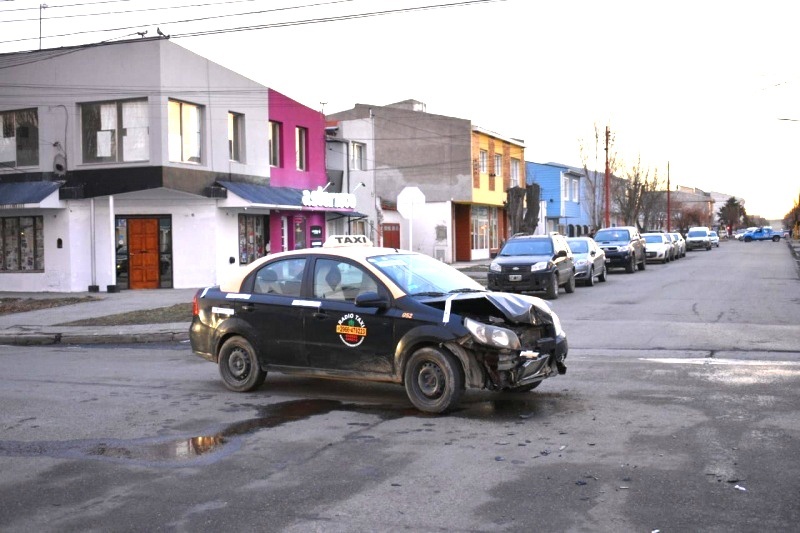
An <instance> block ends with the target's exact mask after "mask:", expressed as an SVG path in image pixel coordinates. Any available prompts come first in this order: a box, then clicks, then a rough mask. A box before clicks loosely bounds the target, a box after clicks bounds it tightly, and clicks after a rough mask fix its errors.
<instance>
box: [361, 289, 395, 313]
mask: <svg viewBox="0 0 800 533" xmlns="http://www.w3.org/2000/svg"><path fill="white" fill-rule="evenodd" d="M355 304H356V307H377V308H378V309H387V308H388V307H389V299H388V298H386V297H384V296H381V295H380V294H378V293H377V292H374V291H369V292H362V293H361V294H359V295H358V296H356V300H355Z"/></svg>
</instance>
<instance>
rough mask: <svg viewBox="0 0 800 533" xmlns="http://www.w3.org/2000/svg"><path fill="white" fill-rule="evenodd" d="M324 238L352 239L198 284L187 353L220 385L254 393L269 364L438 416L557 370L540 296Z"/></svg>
mask: <svg viewBox="0 0 800 533" xmlns="http://www.w3.org/2000/svg"><path fill="white" fill-rule="evenodd" d="M329 240H330V239H329ZM332 242H333V243H340V244H341V243H344V244H355V245H357V246H352V247H337V246H330V245H326V246H323V247H320V248H310V249H305V250H294V251H290V252H282V253H277V254H270V255H268V256H267V257H263V258H261V259H258V260H256V261H255V262H253V263H252V264H250V265H247V266H246V267H244V268H242V269H241V271H239V273H238V275H237V276H236V277H235V278H233V279H231V280H229V281H227V282H226V283H224V284H222V285H220V286H215V287H208V288H204V289H201V290H199V291H198V292H197V294H196V295H195V297H194V302H193V315H194V316H193V319H192V325H191V328H190V331H189V339H190V341H191V345H192V351H193V352H194V353H195V354H197V355H199V356H201V357H203V358H205V359H208V360H209V361H212V362H214V363H217V364H218V365H219V372H220V375H221V377H222V381H223V383H224V384H225V386H226V387H228V388H229V389H231V390H233V391H236V392H246V391H251V390H254V389H257V388H258V387H260V386H261V385H262V384H263V383H264V379H265V377H266V375H267V372H271V371H276V372H283V373H286V374H294V375H302V376H311V377H328V378H336V379H353V380H361V381H378V382H388V383H396V384H400V385H404V386H405V389H406V393H407V394H408V397H409V399H410V400H411V403H413V404H414V406H416V407H417V408H418V409H419V410H421V411H425V412H430V413H441V412H444V411H447V410H448V409H450V408H452V407H453V406H455V405H456V404H457V403H458V401H459V398H460V397H461V394H462V393H463V391H464V389H465V388H478V389H481V388H484V389H489V390H494V391H514V392H523V391H529V390H531V389H533V388H535V387H537V386H538V385H539V384H540V383H541V382H542V380H544V379H545V378H549V377H552V376H556V375H559V374H564V373H565V372H566V371H567V368H566V366H565V364H564V363H565V358H566V356H567V337H566V334H565V333H564V331H563V330H562V329H561V323H560V321H559V319H558V316H556V314H555V313H554V312H553V311H551V310H550V308H549V306H548V305H547V303H546V302H544V301H542V300H541V299H539V298H535V297H533V296H527V295H520V294H506V293H496V292H491V291H487V290H486V289H485V288H484V287H483V286H481V285H480V284H479V283H477V282H476V281H474V280H473V279H471V278H470V277H468V276H466V275H465V274H463V273H461V272H459V271H458V270H456V269H454V268H453V267H451V266H449V265H446V264H444V263H442V262H441V261H437V260H436V259H433V258H432V257H430V256H427V255H424V254H419V253H414V252H408V251H403V250H396V249H394V248H373V247H371V246H369V241H367V240H366V238H364V237H363V236H339V237H336V236H334V240H333V241H332Z"/></svg>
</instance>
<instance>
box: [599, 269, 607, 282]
mask: <svg viewBox="0 0 800 533" xmlns="http://www.w3.org/2000/svg"><path fill="white" fill-rule="evenodd" d="M607 273H608V270H607V269H606V266H605V265H603V271H602V272H600V275H599V276H597V281H602V282H605V280H606V274H607Z"/></svg>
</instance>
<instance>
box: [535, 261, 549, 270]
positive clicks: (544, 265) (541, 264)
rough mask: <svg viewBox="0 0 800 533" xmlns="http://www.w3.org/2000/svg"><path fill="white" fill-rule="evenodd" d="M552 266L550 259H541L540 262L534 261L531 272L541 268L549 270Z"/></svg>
mask: <svg viewBox="0 0 800 533" xmlns="http://www.w3.org/2000/svg"><path fill="white" fill-rule="evenodd" d="M548 268H550V262H549V261H539V262H538V263H534V264H533V265H531V272H537V271H539V270H547V269H548Z"/></svg>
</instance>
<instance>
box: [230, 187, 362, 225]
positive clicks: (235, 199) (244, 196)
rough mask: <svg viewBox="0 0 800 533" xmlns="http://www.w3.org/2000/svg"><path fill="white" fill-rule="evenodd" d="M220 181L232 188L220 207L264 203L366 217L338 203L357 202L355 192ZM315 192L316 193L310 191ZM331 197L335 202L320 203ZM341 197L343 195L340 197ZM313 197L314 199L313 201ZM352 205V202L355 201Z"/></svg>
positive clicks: (296, 209)
mask: <svg viewBox="0 0 800 533" xmlns="http://www.w3.org/2000/svg"><path fill="white" fill-rule="evenodd" d="M217 185H219V186H221V187H224V188H226V189H227V190H228V192H229V193H231V194H228V197H227V198H226V199H224V200H220V203H219V205H220V207H261V208H265V209H278V210H293V211H300V210H305V211H324V212H329V213H336V214H340V215H344V216H350V217H364V216H366V215H363V214H361V213H357V212H356V211H351V210H348V209H343V208H342V206H340V205H336V204H337V203H338V202H339V201H352V202H355V197H354V196H353V195H344V194H342V193H325V192H324V191H321V190H317V191H304V190H302V189H294V188H292V187H272V186H270V185H258V184H255V183H242V182H238V181H220V180H217ZM310 193H313V194H310ZM318 197H320V198H323V200H327V201H329V203H331V204H332V205H331V206H328V205H324V204H325V203H326V202H324V201H323V202H322V203H317V204H315V203H314V202H316V201H317V198H318ZM340 197H341V198H340ZM309 199H312V200H314V202H311V201H310V200H309ZM351 205H352V204H351Z"/></svg>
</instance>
